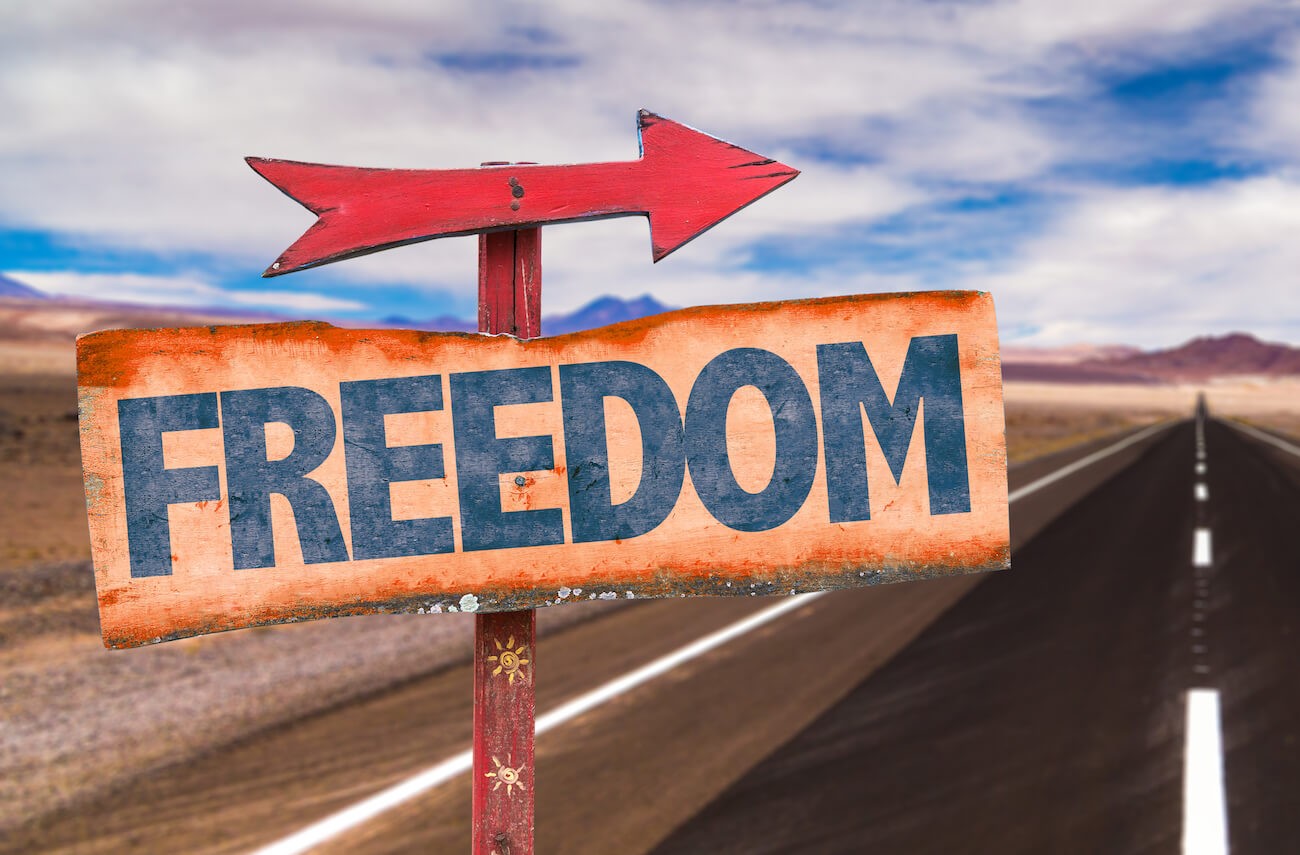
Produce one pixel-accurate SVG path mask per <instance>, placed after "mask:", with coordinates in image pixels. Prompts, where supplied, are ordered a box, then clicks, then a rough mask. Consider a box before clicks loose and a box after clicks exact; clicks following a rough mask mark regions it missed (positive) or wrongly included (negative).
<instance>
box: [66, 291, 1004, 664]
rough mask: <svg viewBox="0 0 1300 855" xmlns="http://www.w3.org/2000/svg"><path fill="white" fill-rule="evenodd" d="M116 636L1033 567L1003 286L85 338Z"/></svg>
mask: <svg viewBox="0 0 1300 855" xmlns="http://www.w3.org/2000/svg"><path fill="white" fill-rule="evenodd" d="M77 370H78V381H79V386H80V410H81V439H82V456H83V461H84V465H85V480H86V498H87V506H88V509H89V519H90V533H91V542H92V546H93V552H94V560H95V576H96V584H97V588H98V594H99V607H100V620H101V625H102V629H103V635H104V642H105V644H106V645H108V646H112V647H129V646H135V645H139V644H145V643H149V642H154V641H161V640H168V639H173V638H179V637H184V636H191V635H197V634H201V633H208V632H215V631H219V630H227V629H235V628H238V627H246V626H253V625H257V624H268V623H280V622H288V621H296V620H308V619H313V618H321V617H329V616H337V615H351V614H362V613H375V612H425V613H437V612H454V611H462V612H489V611H507V610H515V609H523V608H530V607H537V606H543V605H556V604H563V603H569V602H576V601H580V600H590V599H615V598H617V599H632V598H641V597H668V596H673V597H675V596H690V595H699V594H732V595H760V594H761V595H767V594H791V593H795V592H803V591H812V590H818V589H825V588H834V587H844V586H851V585H864V584H875V583H879V582H889V581H901V580H909V579H918V578H924V577H930V576H938V575H947V574H957V573H969V572H975V571H982V570H991V569H998V568H1002V567H1005V566H1007V565H1008V563H1009V554H1010V552H1009V537H1008V521H1007V520H1008V518H1007V482H1006V452H1005V442H1004V435H1003V415H1002V396H1001V368H1000V362H999V358H998V344H997V327H996V321H995V318H994V311H993V302H992V299H991V298H990V297H989V295H987V294H983V293H975V292H933V293H920V294H897V295H878V296H863V297H844V298H830V299H820V300H808V301H795V302H783V303H768V304H755V305H745V306H723V307H705V308H695V309H685V310H682V311H677V312H672V313H668V314H665V315H660V316H657V317H654V318H649V319H646V320H643V321H634V322H629V323H624V324H617V325H614V326H610V327H605V328H602V329H597V330H591V331H588V332H582V333H575V334H572V335H566V336H559V337H555V338H547V339H533V340H529V341H521V340H518V339H515V338H511V337H508V336H482V335H472V334H459V333H425V332H408V331H392V330H349V329H339V328H335V327H332V326H329V325H326V324H317V323H293V324H268V325H249V326H229V327H201V328H191V329H164V330H112V331H107V332H99V333H94V334H91V335H86V336H82V337H80V338H79V339H78V341H77Z"/></svg>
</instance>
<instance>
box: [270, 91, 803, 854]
mask: <svg viewBox="0 0 1300 855" xmlns="http://www.w3.org/2000/svg"><path fill="white" fill-rule="evenodd" d="M638 119H639V122H638V127H639V131H640V136H641V146H642V157H641V158H640V159H639V160H635V161H625V162H615V163H596V164H577V165H569V166H538V165H535V164H524V163H514V164H503V163H485V164H483V166H482V167H480V168H478V169H451V170H402V169H362V168H355V167H344V166H326V165H321V164H310V163H298V162H294V161H285V160H268V159H263V158H248V163H249V165H250V166H252V167H253V169H254V170H256V171H257V172H258V173H259V174H260V175H262V176H263V177H264V178H266V179H267V180H268V181H270V182H271V183H272V184H274V185H276V186H277V187H279V188H280V189H281V190H282V191H284V193H285V194H287V195H288V196H290V197H291V198H293V199H295V200H296V201H298V202H300V203H301V204H302V205H303V206H305V207H306V208H308V209H309V210H310V211H312V212H313V213H315V214H317V216H318V217H319V219H318V220H317V222H316V223H315V224H314V225H313V226H312V227H311V228H310V229H308V231H307V232H306V233H305V234H304V235H303V236H302V237H301V238H299V239H298V240H297V241H296V242H295V243H294V244H293V245H292V246H290V247H289V248H288V249H287V250H285V251H284V253H283V254H282V255H281V256H280V258H279V259H278V260H276V262H275V263H273V264H272V265H271V266H270V267H269V268H267V270H266V272H265V273H263V276H279V275H282V274H285V273H292V272H294V271H296V270H303V269H305V268H309V267H315V266H318V265H321V264H328V263H330V262H334V261H340V260H342V259H345V258H352V257H355V256H358V255H364V254H367V253H371V252H377V251H379V250H383V249H388V248H390V247H396V246H400V245H402V244H407V243H413V242H416V241H422V240H430V239H432V238H437V237H445V236H451V235H468V234H478V236H479V264H478V267H479V303H478V311H479V331H480V332H484V333H488V334H493V335H497V334H503V333H504V334H509V335H513V336H516V337H518V338H536V337H537V336H540V335H541V297H542V267H541V228H540V226H542V225H543V224H545V223H553V222H574V221H580V220H593V219H604V218H608V217H618V216H636V215H644V216H647V217H648V218H649V220H650V236H651V243H652V248H653V256H654V260H655V261H659V260H660V259H662V258H663V257H665V256H666V255H668V254H669V253H671V252H673V251H674V250H676V249H677V248H678V247H680V246H682V245H683V244H685V243H686V242H688V241H690V240H692V239H693V238H695V237H697V236H698V235H700V234H701V233H702V232H704V231H706V230H707V229H709V228H712V227H713V226H714V225H716V224H717V223H719V222H721V221H722V220H724V219H726V218H727V217H729V216H730V215H731V214H733V213H735V212H736V211H738V210H740V209H741V208H743V207H745V206H746V205H748V204H750V203H752V202H754V201H756V200H757V199H759V198H761V197H762V196H765V195H767V194H768V193H770V192H772V191H773V190H775V189H776V188H778V187H780V186H781V185H783V184H785V183H787V182H789V181H791V180H792V179H793V178H794V177H795V176H797V175H798V174H799V173H798V171H796V170H794V169H791V168H790V167H788V166H786V165H784V164H781V163H778V162H776V161H774V160H771V159H770V158H765V157H762V156H760V155H757V154H754V153H753V152H750V151H746V150H745V149H743V148H740V147H738V146H734V145H731V144H730V143H726V142H723V141H722V140H718V139H715V138H714V137H711V136H708V135H707V134H703V133H700V132H699V131H696V130H693V129H691V128H688V127H686V126H685V125H681V124H678V123H676V122H673V121H670V120H667V119H664V118H662V117H660V116H656V115H654V114H653V113H650V112H648V111H645V110H642V111H641V112H640V114H639V116H638ZM527 483H528V481H527V479H526V478H524V477H523V476H519V477H518V478H517V479H516V484H517V485H518V486H521V487H523V486H525V485H526V484H527ZM535 665H536V612H535V611H534V610H532V609H528V610H523V611H499V610H498V611H493V612H489V613H480V614H476V615H475V642H474V766H473V809H474V817H473V852H474V855H532V853H533V806H534V793H535V790H536V787H535V781H534V771H535V765H534V751H533V744H534V732H535V724H534V723H535V715H536V695H535V690H534V668H535Z"/></svg>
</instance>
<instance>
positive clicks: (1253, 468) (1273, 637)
mask: <svg viewBox="0 0 1300 855" xmlns="http://www.w3.org/2000/svg"><path fill="white" fill-rule="evenodd" d="M1203 447H1204V451H1203V453H1202V454H1201V458H1203V459H1199V460H1198V454H1197V450H1196V449H1197V445H1196V430H1195V427H1194V425H1192V424H1185V425H1182V426H1180V427H1178V428H1177V429H1176V430H1175V431H1173V432H1171V434H1170V435H1169V436H1168V437H1167V438H1166V439H1165V440H1164V441H1162V442H1160V443H1158V444H1157V445H1155V446H1154V447H1152V448H1151V449H1150V450H1149V451H1148V452H1147V453H1146V454H1145V455H1144V456H1143V457H1142V459H1141V460H1139V461H1138V462H1137V463H1136V464H1135V465H1134V466H1132V467H1131V468H1129V469H1127V470H1125V471H1124V472H1122V473H1120V474H1119V476H1118V477H1116V478H1114V479H1113V480H1112V481H1110V482H1109V483H1107V484H1105V485H1104V486H1103V487H1102V488H1101V489H1099V490H1098V491H1096V492H1095V493H1093V494H1092V495H1091V496H1089V497H1087V498H1086V499H1085V500H1084V501H1083V502H1081V503H1079V504H1078V505H1077V506H1076V507H1075V508H1074V509H1073V510H1072V511H1071V512H1070V513H1068V514H1066V515H1064V516H1062V517H1060V518H1059V519H1057V520H1056V521H1055V522H1054V523H1053V524H1052V525H1050V526H1048V527H1047V528H1046V529H1045V530H1043V531H1042V532H1041V533H1040V534H1039V535H1038V536H1037V537H1035V538H1034V539H1033V541H1032V542H1030V543H1029V544H1028V545H1027V546H1025V547H1024V548H1023V549H1021V550H1019V551H1017V552H1016V553H1015V555H1014V558H1013V564H1014V569H1013V570H1012V572H1010V573H1005V574H997V575H994V576H992V577H990V578H989V579H987V580H986V581H985V582H984V583H983V584H981V585H980V586H979V587H978V588H977V589H976V590H974V591H973V592H971V594H970V595H968V596H967V597H965V598H964V599H963V600H962V601H961V602H960V603H958V604H957V605H956V606H955V607H954V608H952V609H951V610H949V611H948V612H947V613H946V614H944V615H943V616H942V617H941V618H940V619H939V620H937V621H936V622H935V623H933V624H932V625H931V626H930V627H929V628H928V629H927V630H926V631H925V632H923V633H922V634H921V635H920V636H918V637H917V639H916V640H915V641H914V642H913V643H912V644H910V645H909V646H908V647H907V649H906V650H904V651H903V652H902V653H901V654H900V655H899V656H897V657H895V658H894V659H892V660H891V661H890V662H889V663H888V664H887V665H886V666H885V667H883V668H882V669H880V670H879V671H878V672H877V673H876V674H874V675H872V677H871V678H870V679H868V680H866V681H864V682H863V683H861V684H859V685H858V686H857V687H856V688H855V689H854V690H853V691H852V692H851V693H850V694H849V695H848V696H847V697H846V698H845V699H844V700H843V701H841V702H840V703H838V704H836V705H835V706H834V707H832V708H831V709H830V710H828V711H827V712H826V713H824V714H823V715H822V716H820V717H819V718H818V719H817V721H815V722H814V723H813V724H812V725H810V726H809V727H807V728H806V729H804V730H803V731H802V732H801V733H800V734H799V735H798V736H797V737H796V738H795V739H794V740H792V741H791V742H789V743H787V744H786V745H784V746H783V747H782V748H781V749H780V750H778V751H777V752H775V753H774V754H773V755H771V756H770V757H768V758H767V759H766V760H764V761H763V762H762V763H760V764H759V765H758V766H757V767H755V768H754V769H752V770H751V771H749V772H748V773H746V774H745V775H744V777H743V778H741V779H740V780H739V781H737V782H736V783H735V784H733V785H732V786H731V787H729V788H728V789H727V791H726V792H725V793H723V794H722V795H720V796H719V797H718V798H716V799H715V800H714V801H713V802H711V803H710V804H709V805H708V806H707V807H706V808H705V809H704V810H703V811H702V812H700V813H699V814H698V815H697V816H695V817H694V818H692V819H691V820H690V821H689V822H688V823H686V824H685V825H684V826H682V827H681V828H679V829H678V830H677V831H676V832H675V833H673V834H672V835H671V836H670V837H669V838H668V839H666V840H665V841H663V843H662V844H661V845H660V846H659V847H658V848H657V849H655V850H654V851H655V853H656V855H666V853H706V852H707V853H725V852H745V853H769V852H770V853H776V852H780V853H792V852H817V853H823V855H824V854H825V853H860V852H908V853H926V852H936V853H937V852H945V853H949V852H969V853H981V852H990V853H994V852H996V853H1004V854H1005V853H1043V852H1052V853H1068V852H1079V853H1097V852H1106V853H1139V852H1142V853H1145V852H1151V853H1176V852H1179V851H1180V847H1181V846H1182V837H1183V832H1182V829H1183V823H1184V819H1185V817H1184V783H1185V781H1184V759H1185V758H1184V752H1185V751H1186V750H1187V740H1186V739H1185V737H1186V736H1187V734H1186V733H1185V730H1186V728H1185V720H1186V716H1185V703H1186V701H1185V698H1186V694H1187V692H1188V691H1189V690H1191V689H1211V690H1214V691H1217V693H1218V695H1219V697H1220V698H1221V708H1222V713H1221V727H1222V742H1223V746H1224V755H1223V761H1222V762H1223V770H1224V777H1223V789H1224V790H1225V791H1226V798H1227V807H1226V824H1227V837H1228V840H1229V843H1230V846H1231V851H1232V852H1233V853H1236V855H1251V853H1260V855H1263V853H1282V852H1296V851H1300V680H1297V677H1300V665H1298V664H1297V663H1298V662H1300V659H1297V652H1296V648H1297V641H1300V525H1298V524H1297V523H1298V522H1300V487H1298V486H1297V485H1298V483H1300V476H1298V475H1297V472H1298V471H1300V470H1298V469H1297V464H1300V458H1297V457H1295V456H1291V457H1290V458H1289V459H1288V456H1287V455H1286V454H1285V453H1283V452H1281V451H1279V450H1278V449H1275V448H1271V447H1269V446H1268V445H1265V444H1262V443H1261V442H1259V441H1258V440H1256V439H1254V438H1252V437H1250V436H1247V435H1245V434H1243V433H1241V432H1240V431H1238V430H1236V429H1233V428H1230V427H1228V426H1227V425H1226V424H1224V423H1221V422H1216V421H1213V420H1211V421H1209V422H1208V424H1206V426H1205V428H1204V443H1203ZM1198 463H1200V464H1203V467H1198V465H1197V464H1198ZM1201 468H1203V470H1204V471H1203V472H1202V471H1198V470H1199V469H1201ZM1197 485H1201V486H1200V487H1198V486H1197ZM1198 532H1206V534H1199V533H1198ZM1198 541H1201V542H1202V543H1200V544H1199V545H1198ZM1198 553H1199V554H1198ZM1212 808H1213V806H1207V805H1201V806H1200V807H1198V808H1197V811H1198V813H1197V815H1194V816H1192V817H1191V818H1190V819H1191V820H1192V821H1193V822H1194V823H1202V822H1203V821H1205V820H1206V818H1207V817H1206V811H1208V810H1211V809H1212ZM1212 836H1213V835H1207V834H1205V833H1204V832H1203V831H1202V833H1200V834H1199V835H1198V836H1197V835H1194V836H1193V839H1190V840H1189V841H1188V848H1187V850H1185V851H1189V852H1190V851H1196V852H1201V851H1207V852H1208V851H1215V850H1214V848H1213V847H1207V846H1206V844H1207V843H1212V842H1213V841H1210V840H1207V837H1212Z"/></svg>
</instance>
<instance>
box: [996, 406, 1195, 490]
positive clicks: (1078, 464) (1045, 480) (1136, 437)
mask: <svg viewBox="0 0 1300 855" xmlns="http://www.w3.org/2000/svg"><path fill="white" fill-rule="evenodd" d="M1177 423H1178V422H1177V421H1168V422H1159V423H1158V424H1154V425H1151V427H1149V428H1146V429H1145V430H1142V431H1138V432H1137V433H1135V434H1133V435H1132V436H1129V437H1126V438H1124V439H1122V440H1120V441H1119V442H1117V443H1115V444H1114V445H1108V446H1106V447H1105V448H1103V449H1101V450H1100V451H1094V452H1093V453H1092V454H1089V455H1088V456H1087V457H1080V458H1079V459H1078V460H1076V461H1074V462H1073V463H1071V464H1069V465H1068V466H1062V467H1061V468H1060V469H1057V470H1056V471H1055V472H1052V473H1051V474H1049V475H1044V476H1043V477H1042V478H1039V479H1038V480H1037V481H1034V482H1032V483H1029V484H1026V485H1025V486H1023V487H1021V488H1020V489H1019V490H1012V491H1011V493H1010V494H1009V495H1008V496H1007V502H1015V501H1017V500H1019V499H1023V498H1024V497H1025V496H1029V495H1032V494H1033V493H1037V492H1038V491H1039V490H1041V489H1043V488H1044V487H1046V486H1048V485H1049V484H1055V483H1056V482H1057V481H1060V480H1061V479H1062V478H1065V477H1068V476H1070V475H1073V474H1074V473H1075V472H1078V471H1079V470H1080V469H1086V468H1087V467H1089V466H1091V465H1092V464H1094V463H1096V462H1097V461H1098V460H1104V459H1105V458H1107V457H1110V456H1111V455H1112V454H1116V453H1118V452H1121V451H1123V450H1124V449H1126V448H1128V447H1129V446H1130V445H1133V444H1135V443H1138V442H1141V441H1142V440H1144V439H1146V438H1147V437H1148V436H1151V434H1153V433H1155V432H1156V431H1160V430H1164V429H1166V428H1169V427H1172V426H1173V425H1175V424H1177Z"/></svg>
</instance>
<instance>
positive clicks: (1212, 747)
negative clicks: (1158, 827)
mask: <svg viewBox="0 0 1300 855" xmlns="http://www.w3.org/2000/svg"><path fill="white" fill-rule="evenodd" d="M1227 852H1228V811H1227V805H1226V799H1225V794H1224V787H1223V737H1222V731H1221V730H1220V726H1219V693H1218V692H1217V691H1216V690H1214V689H1190V690H1189V691H1188V692H1187V734H1186V743H1185V747H1184V750H1183V855H1227Z"/></svg>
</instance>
